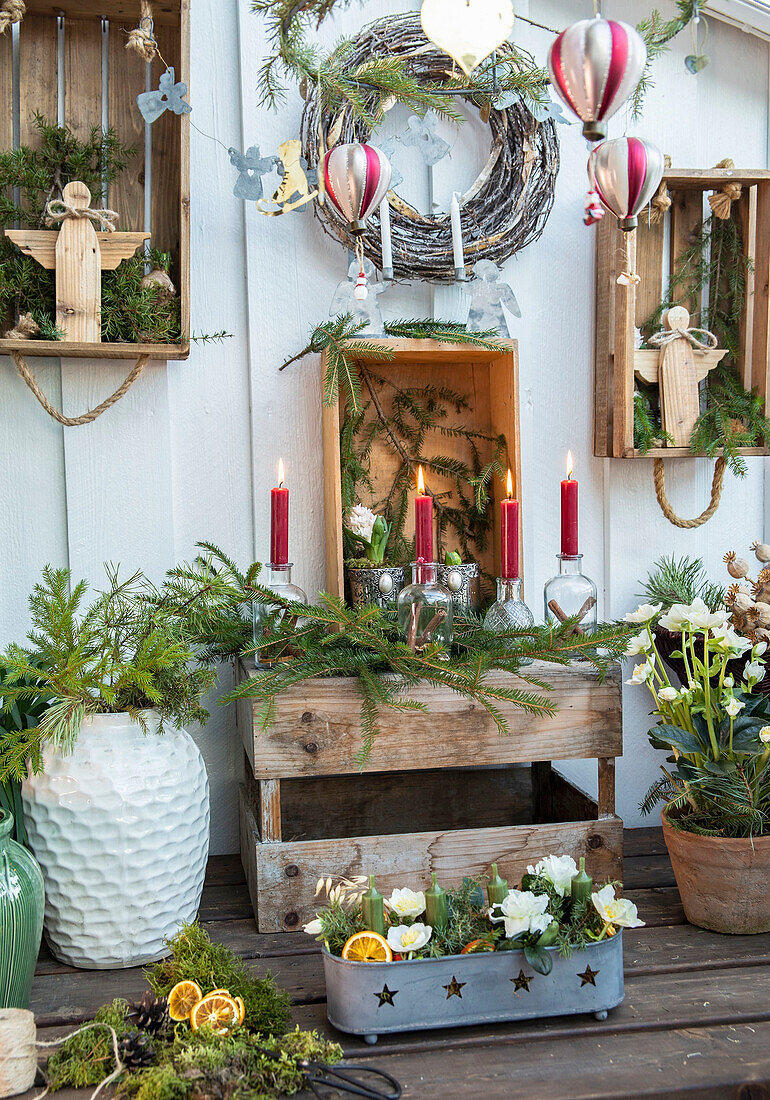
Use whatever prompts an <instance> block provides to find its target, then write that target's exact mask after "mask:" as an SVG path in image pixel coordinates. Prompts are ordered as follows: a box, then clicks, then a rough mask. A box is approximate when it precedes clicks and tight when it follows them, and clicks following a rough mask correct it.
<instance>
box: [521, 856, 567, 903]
mask: <svg viewBox="0 0 770 1100" xmlns="http://www.w3.org/2000/svg"><path fill="white" fill-rule="evenodd" d="M527 873H528V874H530V875H542V876H543V878H547V879H548V881H549V882H550V883H551V885H552V886H553V888H554V890H555V891H556V893H557V894H558V895H559V897H560V898H563V897H565V896H566V895H567V894H568V893H569V892H570V887H571V886H572V880H573V878H574V877H575V875H576V874H577V873H578V869H577V864H576V863H575V861H574V859H573V858H572V856H546V857H545V859H541V860H540V862H539V863H537V864H536V865H535V866H534V867H532V866H530V867H527Z"/></svg>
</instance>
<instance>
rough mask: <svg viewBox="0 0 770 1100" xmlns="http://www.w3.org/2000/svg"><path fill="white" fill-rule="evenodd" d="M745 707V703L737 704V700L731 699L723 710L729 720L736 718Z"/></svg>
mask: <svg viewBox="0 0 770 1100" xmlns="http://www.w3.org/2000/svg"><path fill="white" fill-rule="evenodd" d="M745 706H746V704H745V703H739V702H738V700H737V699H735V698H731V699H728V700H727V702H726V703H725V710H726V711H727V713H728V714H729V715H730V717H731V718H737V716H738V715H739V714H740V713H741V711H742V710H743V708H744V707H745Z"/></svg>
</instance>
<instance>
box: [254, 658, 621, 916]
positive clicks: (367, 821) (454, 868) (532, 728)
mask: <svg viewBox="0 0 770 1100" xmlns="http://www.w3.org/2000/svg"><path fill="white" fill-rule="evenodd" d="M528 671H530V672H531V673H532V675H534V676H537V677H542V678H543V679H545V680H546V681H547V682H549V683H550V684H551V685H552V687H553V697H554V701H555V702H556V703H557V705H558V708H559V709H558V711H557V713H556V715H555V716H554V717H553V718H547V717H535V716H532V715H528V714H525V713H524V712H523V711H521V710H518V709H517V708H514V707H512V706H503V707H502V709H503V710H504V712H505V713H506V716H507V718H508V720H509V723H510V728H511V734H510V736H508V737H505V736H501V735H500V734H499V733H498V732H497V728H496V727H495V726H494V723H493V722H492V721H491V719H490V718H489V716H488V715H487V713H486V711H484V710H483V709H482V708H480V707H479V706H477V705H476V704H475V703H472V702H470V701H469V700H465V699H462V698H460V697H459V696H457V695H455V694H454V693H452V692H450V691H449V690H448V689H444V688H437V687H432V686H430V685H428V684H424V685H421V686H420V687H418V688H416V689H415V690H414V691H411V692H410V697H411V698H415V699H419V700H421V701H424V702H425V703H427V705H428V707H429V711H428V713H421V712H415V713H413V714H402V713H395V712H388V711H387V710H384V711H383V712H382V715H381V725H382V732H381V734H380V736H379V737H378V738H377V739H376V741H375V743H374V747H373V749H372V753H371V756H370V757H369V760H368V761H367V763H366V765H365V766H364V768H363V770H362V771H361V772H359V771H358V769H357V767H356V765H355V763H354V757H355V753H356V751H357V749H358V748H359V746H360V736H361V735H360V729H359V720H358V716H359V710H360V696H359V694H358V691H357V689H356V683H355V680H354V679H351V678H343V677H339V678H335V677H332V678H329V679H321V680H315V681H311V682H309V683H307V684H304V685H298V686H295V687H292V688H290V689H289V690H288V691H286V692H285V693H284V694H283V695H282V696H281V697H280V698H279V700H278V703H277V712H276V715H275V719H274V721H273V723H272V725H271V727H270V728H269V730H267V731H266V732H262V730H261V728H260V726H259V719H258V713H257V712H258V707H255V706H254V705H253V704H252V703H251V702H250V701H249V700H247V699H243V700H241V701H240V702H239V703H238V708H237V715H238V726H239V730H240V734H241V739H242V742H243V746H244V749H245V759H246V767H245V775H246V778H245V782H244V785H243V787H242V788H241V796H240V819H241V857H242V859H243V864H244V869H245V871H246V876H247V879H248V882H249V890H250V893H251V899H252V903H253V906H254V911H255V914H256V917H257V923H258V926H259V929H260V931H262V932H277V931H296V930H297V929H299V928H301V927H302V924H303V923H304V922H305V921H307V920H309V919H311V918H312V916H313V914H314V912H315V907H316V904H317V903H316V901H315V899H314V896H313V895H314V891H315V885H316V881H317V880H318V879H319V878H321V877H322V876H326V875H331V876H332V877H336V876H339V875H360V874H364V873H374V874H376V875H377V877H378V884H379V886H380V889H381V890H383V892H385V891H387V892H390V890H391V889H392V888H393V887H395V886H400V885H405V884H409V885H411V886H412V887H413V888H417V887H418V886H420V885H422V886H427V885H428V884H429V881H430V872H431V871H436V872H437V873H438V875H439V877H440V878H441V879H442V880H443V881H444V882H445V883H455V882H458V881H459V880H460V879H461V878H462V877H463V875H477V874H482V873H484V872H485V871H487V869H488V867H489V865H490V863H492V862H493V861H494V860H497V861H498V863H499V865H500V867H501V874H503V875H504V876H506V877H507V878H508V880H509V881H510V882H513V881H514V880H516V879H518V878H519V877H520V876H521V874H523V872H524V871H525V870H526V867H527V864H528V863H532V862H533V861H536V860H537V859H539V858H540V857H541V856H544V855H548V854H549V853H550V852H554V853H562V852H565V853H568V854H571V855H573V856H575V857H577V856H579V855H587V856H588V866H589V870H590V871H591V873H592V874H593V875H594V876H595V877H596V878H597V879H600V878H608V877H609V878H619V877H620V872H621V859H622V835H623V825H622V822H621V820H620V819H619V818H618V817H616V816H615V757H616V756H619V755H620V754H621V752H622V721H621V687H620V677H619V674H618V673H613V674H612V675H611V676H609V677H608V678H607V679H605V680H604V681H603V682H600V681H599V678H598V676H597V674H596V673H595V672H594V671H593V670H592V669H589V668H588V667H587V666H584V665H573V666H572V667H570V668H561V667H559V666H555V665H546V664H540V663H537V664H535V665H534V666H533V667H532V669H530V670H528ZM250 674H253V667H252V668H250V669H249V668H245V667H242V668H241V676H242V677H245V676H249V675H250ZM493 675H494V676H495V677H497V678H499V679H500V681H501V682H505V683H506V684H510V685H515V684H520V683H521V682H520V681H518V680H517V679H516V678H515V677H513V676H511V675H510V674H508V673H503V672H499V673H494V674H493ZM521 686H523V685H521ZM584 758H589V759H590V758H594V759H596V760H597V761H598V776H599V786H598V793H599V797H598V804H597V803H596V802H593V801H592V800H591V799H589V798H588V797H587V796H586V795H584V794H583V793H582V792H581V791H578V790H577V788H575V787H573V786H572V785H571V784H569V783H568V782H567V781H566V780H565V779H564V778H563V777H562V776H560V775H559V774H558V773H557V772H556V771H555V770H554V769H553V768H552V766H551V761H553V760H568V759H584Z"/></svg>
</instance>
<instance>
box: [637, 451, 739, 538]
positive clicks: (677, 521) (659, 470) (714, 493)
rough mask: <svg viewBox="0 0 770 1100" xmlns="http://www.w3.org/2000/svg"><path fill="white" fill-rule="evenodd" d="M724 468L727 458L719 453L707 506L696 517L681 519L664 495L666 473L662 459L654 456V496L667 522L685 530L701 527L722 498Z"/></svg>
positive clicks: (725, 467) (712, 513)
mask: <svg viewBox="0 0 770 1100" xmlns="http://www.w3.org/2000/svg"><path fill="white" fill-rule="evenodd" d="M726 469H727V460H726V459H725V458H724V457H723V456H721V455H720V457H719V458H718V459H717V460H716V464H715V466H714V479H713V481H712V482H711V500H710V501H709V505H708V507H707V508H706V510H705V511H703V512H701V514H700V515H699V516H698V517H697V518H696V519H682V518H681V517H680V516H678V515H677V514H676V512H675V511H674V509H673V508H672V507H671V504H670V503H669V500H668V497H667V496H666V473H665V470H664V468H663V459H662V458H656V459H655V470H654V478H655V496H656V497H657V498H658V504H659V505H660V510H661V511H662V513H663V515H664V516H665V517H666V519H667V520H668V522H669V523H672V524H673V525H674V527H681V528H684V530H687V531H689V530H692V529H694V528H695V527H702V526H703V524H704V523H708V521H709V520H710V519H711V517H712V516H713V515H714V514H715V512H716V510H717V508H718V507H719V502H720V500H721V499H722V488H723V486H724V480H725V470H726Z"/></svg>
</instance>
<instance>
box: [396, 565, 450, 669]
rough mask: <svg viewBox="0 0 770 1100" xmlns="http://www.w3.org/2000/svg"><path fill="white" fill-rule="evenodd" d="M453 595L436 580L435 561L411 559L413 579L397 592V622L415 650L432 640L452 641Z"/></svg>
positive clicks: (423, 647)
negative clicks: (414, 560)
mask: <svg viewBox="0 0 770 1100" xmlns="http://www.w3.org/2000/svg"><path fill="white" fill-rule="evenodd" d="M452 607H453V601H452V595H451V593H450V592H449V591H447V589H446V588H444V587H443V585H441V584H439V583H438V566H437V565H436V563H435V562H412V583H411V584H408V585H407V586H406V588H403V589H402V590H401V592H400V593H399V596H398V625H399V628H400V629H401V633H402V634H403V635H404V637H405V639H406V643H407V645H408V646H409V648H410V649H411V650H413V652H415V653H419V652H421V650H423V649H425V648H426V646H428V645H430V644H431V643H432V642H439V643H440V644H441V645H443V646H446V648H447V649H449V647H450V646H451V644H452Z"/></svg>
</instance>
